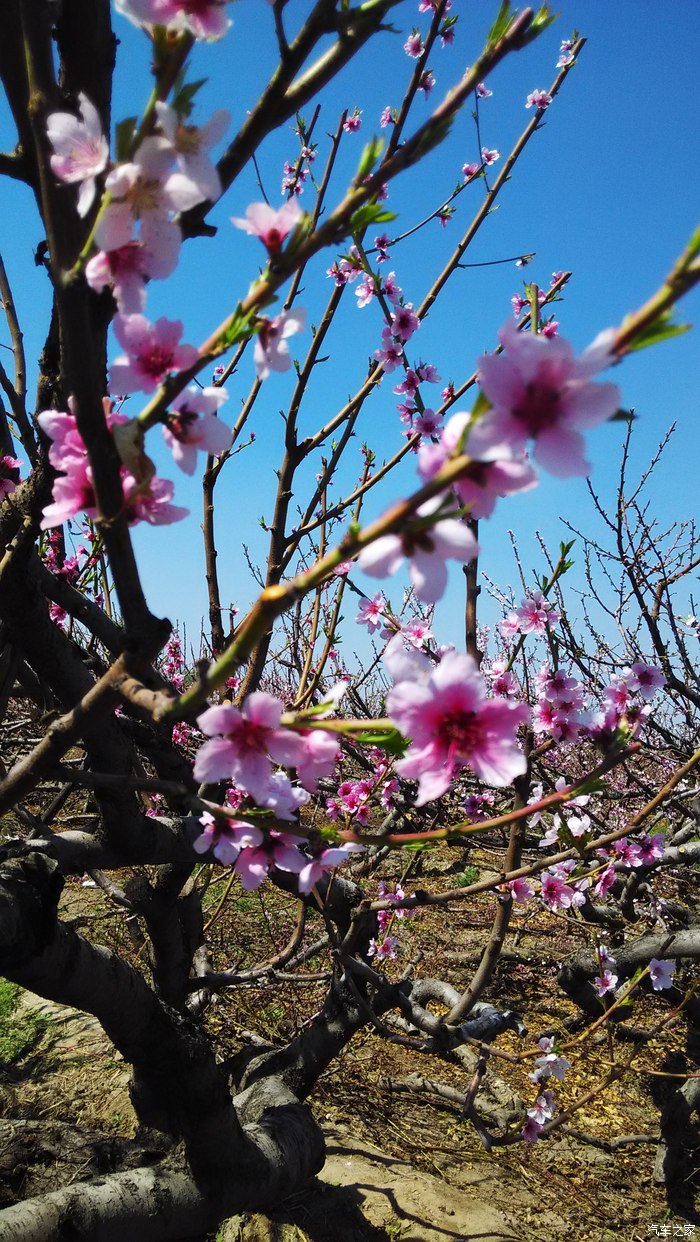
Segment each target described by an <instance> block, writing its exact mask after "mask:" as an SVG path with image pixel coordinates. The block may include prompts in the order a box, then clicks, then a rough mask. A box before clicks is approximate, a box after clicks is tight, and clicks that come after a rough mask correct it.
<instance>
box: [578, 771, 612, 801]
mask: <svg viewBox="0 0 700 1242" xmlns="http://www.w3.org/2000/svg"><path fill="white" fill-rule="evenodd" d="M606 788H607V786H606V784H605V781H604V780H602V779H601V777H600V776H592V777H590V779H589V780H587V781H582V782H581V784H580V785H576V787H575V788H574V789H572V790H571V793H570V794H569V798H570V799H571V798H579V797H581V796H582V794H592V793H603V792H604V791H605V789H606Z"/></svg>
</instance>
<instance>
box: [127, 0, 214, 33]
mask: <svg viewBox="0 0 700 1242" xmlns="http://www.w3.org/2000/svg"><path fill="white" fill-rule="evenodd" d="M226 2H227V0H115V4H116V7H117V10H118V12H120V13H123V15H124V17H128V19H129V21H131V22H133V23H134V24H135V25H136V26H147V27H148V26H167V28H168V30H169V31H172V32H173V33H179V32H182V31H188V32H189V33H190V34H192V35H194V37H195V39H221V38H223V36H224V35H225V34H226V31H227V30H228V28H229V26H230V25H231V22H230V20H229V18H228V17H227V16H226Z"/></svg>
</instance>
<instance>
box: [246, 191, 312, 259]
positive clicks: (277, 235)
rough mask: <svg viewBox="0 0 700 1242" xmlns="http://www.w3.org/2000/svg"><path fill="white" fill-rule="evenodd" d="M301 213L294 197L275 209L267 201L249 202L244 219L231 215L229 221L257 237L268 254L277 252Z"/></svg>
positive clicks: (299, 218) (297, 221)
mask: <svg viewBox="0 0 700 1242" xmlns="http://www.w3.org/2000/svg"><path fill="white" fill-rule="evenodd" d="M303 214H304V213H303V211H302V209H301V207H300V206H299V204H298V202H297V200H296V199H295V198H293V199H290V201H289V202H287V203H283V204H282V206H281V207H279V208H277V210H275V208H274V207H270V206H269V204H268V203H251V204H250V206H248V207H246V213H245V219H243V218H242V217H240V216H231V223H232V224H235V226H236V228H237V229H243V230H244V232H246V233H249V234H250V235H251V236H252V237H259V238H260V240H261V242H262V243H263V245H264V246H266V247H267V249H268V250H269V252H270V254H277V252H278V251H279V250H280V248H281V246H282V243H283V241H284V239H285V238H286V237H288V236H289V234H290V233H291V232H292V229H294V228H296V226H297V224H298V223H299V221H300V220H301V218H302V216H303Z"/></svg>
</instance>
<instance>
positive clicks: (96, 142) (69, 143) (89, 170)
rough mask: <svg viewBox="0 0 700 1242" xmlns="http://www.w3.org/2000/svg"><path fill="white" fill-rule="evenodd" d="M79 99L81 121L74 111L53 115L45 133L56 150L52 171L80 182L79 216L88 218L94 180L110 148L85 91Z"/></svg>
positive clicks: (64, 178)
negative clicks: (74, 114)
mask: <svg viewBox="0 0 700 1242" xmlns="http://www.w3.org/2000/svg"><path fill="white" fill-rule="evenodd" d="M78 100H79V105H80V115H81V116H82V118H83V119H82V121H79V120H78V119H77V117H75V116H73V114H72V113H71V112H52V113H50V114H49V116H48V117H47V118H46V132H47V136H48V139H49V142H50V143H51V145H52V147H53V149H54V154H53V155H52V156H51V168H52V170H53V172H54V173H55V174H56V176H57V177H58V178H59V180H60V181H66V182H69V183H73V182H80V190H79V192H78V214H79V215H81V216H85V215H87V213H88V211H89V210H90V208H91V207H92V204H93V202H94V199H95V190H96V185H95V178H96V177H98V176H99V175H100V173H102V172H104V170H105V168H106V167H107V161H108V159H109V146H108V144H107V139H106V138H105V136H104V134H103V133H102V126H101V124H100V118H99V116H98V113H97V109H96V108H95V106H94V104H92V103H90V100H89V99H88V98H87V96H86V95H84V94H83V93H82V91H81V92H80V94H79V95H78Z"/></svg>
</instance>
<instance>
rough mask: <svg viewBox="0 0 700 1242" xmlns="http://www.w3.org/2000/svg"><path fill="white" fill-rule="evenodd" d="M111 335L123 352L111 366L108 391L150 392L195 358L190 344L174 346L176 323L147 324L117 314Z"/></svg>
mask: <svg viewBox="0 0 700 1242" xmlns="http://www.w3.org/2000/svg"><path fill="white" fill-rule="evenodd" d="M114 335H115V336H116V338H117V340H118V341H119V344H120V345H122V346H123V348H124V349H125V350H126V351H127V352H126V354H122V355H121V356H120V357H119V358H117V359H115V361H114V362H113V363H112V366H111V369H110V387H111V390H112V392H120V393H121V392H138V391H141V392H153V391H154V390H155V389H156V388H157V387H158V385H159V384H160V383H161V381H162V380H164V379H165V377H166V375H168V374H169V373H170V372H171V371H179V370H184V368H186V367H191V366H193V365H194V364H195V362H196V361H197V359H198V357H199V354H198V352H197V350H196V349H195V348H194V346H193V345H180V344H179V343H178V342H179V340H180V337H181V336H182V324H181V323H180V322H179V320H171V319H165V318H163V317H162V318H160V319H157V320H156V322H155V323H150V322H149V320H148V319H146V318H145V316H144V315H117V317H116V319H115V320H114Z"/></svg>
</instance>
